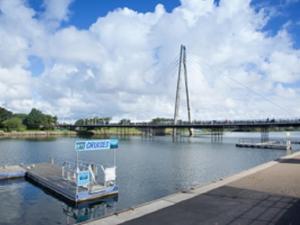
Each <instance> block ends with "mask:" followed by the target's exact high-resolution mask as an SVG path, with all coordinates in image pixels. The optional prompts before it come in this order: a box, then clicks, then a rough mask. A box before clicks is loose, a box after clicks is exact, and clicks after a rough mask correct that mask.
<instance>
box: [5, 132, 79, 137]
mask: <svg viewBox="0 0 300 225" xmlns="http://www.w3.org/2000/svg"><path fill="white" fill-rule="evenodd" d="M77 135H78V134H77V132H75V131H12V132H4V131H0V138H27V137H32V138H36V137H41V138H44V137H61V136H77Z"/></svg>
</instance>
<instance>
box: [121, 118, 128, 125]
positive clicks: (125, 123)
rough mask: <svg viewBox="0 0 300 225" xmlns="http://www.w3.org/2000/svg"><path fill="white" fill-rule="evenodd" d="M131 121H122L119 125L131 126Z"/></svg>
mask: <svg viewBox="0 0 300 225" xmlns="http://www.w3.org/2000/svg"><path fill="white" fill-rule="evenodd" d="M130 123H131V121H130V120H129V119H121V120H120V122H119V124H121V125H129V124H130Z"/></svg>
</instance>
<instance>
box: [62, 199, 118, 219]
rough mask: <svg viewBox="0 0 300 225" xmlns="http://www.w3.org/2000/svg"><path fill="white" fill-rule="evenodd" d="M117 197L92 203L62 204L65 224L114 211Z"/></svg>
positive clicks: (102, 215) (109, 213) (98, 216)
mask: <svg viewBox="0 0 300 225" xmlns="http://www.w3.org/2000/svg"><path fill="white" fill-rule="evenodd" d="M117 201H118V197H117V196H115V197H110V198H105V199H102V200H101V201H98V202H93V203H82V204H79V205H76V206H74V205H67V204H64V205H63V213H64V214H65V215H66V217H67V224H73V223H74V222H76V223H80V222H83V221H86V220H92V219H96V218H100V217H104V216H107V215H111V214H113V213H114V212H115V209H116V203H117Z"/></svg>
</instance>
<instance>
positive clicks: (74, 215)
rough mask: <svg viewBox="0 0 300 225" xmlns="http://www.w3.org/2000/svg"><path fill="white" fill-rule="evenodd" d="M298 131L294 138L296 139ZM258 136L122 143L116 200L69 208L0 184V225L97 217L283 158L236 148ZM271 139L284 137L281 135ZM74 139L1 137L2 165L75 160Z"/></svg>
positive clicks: (13, 184) (97, 157)
mask: <svg viewBox="0 0 300 225" xmlns="http://www.w3.org/2000/svg"><path fill="white" fill-rule="evenodd" d="M298 134H299V133H293V135H296V136H299V135H298ZM243 135H244V136H247V137H249V135H250V136H253V137H259V135H260V134H258V133H246V134H245V133H244V134H243V133H234V134H226V135H225V137H224V139H223V143H211V142H210V137H205V136H202V137H201V138H191V139H184V140H183V142H182V143H176V144H174V143H172V142H171V139H170V137H155V138H154V140H152V141H150V140H143V139H141V138H140V137H131V138H128V139H126V140H121V142H120V148H119V149H118V150H117V151H118V154H117V167H118V168H117V175H118V178H117V182H118V185H119V196H118V199H117V198H111V199H107V200H106V201H102V202H98V203H96V204H90V205H80V206H77V207H74V206H70V205H67V204H66V203H64V202H63V201H61V200H60V199H58V198H56V197H53V196H52V195H50V194H49V193H47V192H45V191H43V190H42V189H40V188H39V187H36V186H34V185H33V184H31V183H29V182H27V181H25V180H24V179H19V180H11V181H1V182H0V224H1V225H2V224H3V225H4V224H7V225H12V224H30V225H35V224H73V223H75V222H81V221H85V220H89V219H93V218H100V217H102V216H104V215H108V214H112V213H114V212H115V211H118V210H121V209H126V208H129V207H132V206H135V205H138V204H141V203H144V202H147V201H151V200H154V199H157V198H160V197H162V196H165V195H168V194H171V193H174V192H176V191H178V190H182V189H186V188H189V187H191V186H194V185H199V184H202V185H204V184H206V183H209V182H211V181H213V180H217V179H220V178H222V177H225V176H229V175H232V174H234V173H237V172H239V171H242V170H245V169H248V168H251V167H253V166H256V165H259V164H262V163H264V162H267V161H270V160H272V159H275V158H278V157H280V156H282V155H284V154H285V151H280V150H264V149H238V148H235V143H236V142H237V141H238V138H239V137H243ZM271 135H273V136H278V137H284V135H285V134H284V133H274V134H271ZM75 140H76V139H75V138H57V139H55V138H54V139H53V138H52V139H38V140H34V139H27V140H24V139H2V140H0V165H6V164H10V165H14V164H19V163H25V164H26V163H38V162H45V161H49V159H50V158H51V157H53V158H57V159H60V160H74V159H75V151H74V150H73V149H74V142H75ZM112 157H113V155H112V153H111V152H91V153H81V154H80V158H81V159H82V160H93V161H96V162H97V163H101V164H104V165H109V164H110V163H111V162H112Z"/></svg>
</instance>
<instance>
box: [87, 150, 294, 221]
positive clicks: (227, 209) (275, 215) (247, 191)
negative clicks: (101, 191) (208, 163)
mask: <svg viewBox="0 0 300 225" xmlns="http://www.w3.org/2000/svg"><path fill="white" fill-rule="evenodd" d="M246 174H247V173H246ZM214 186H215V188H208V190H209V191H208V192H205V193H202V192H203V188H202V190H200V189H201V188H200V189H199V190H194V191H192V192H193V193H194V194H195V193H197V192H198V193H201V194H198V195H194V194H192V197H188V196H185V195H184V194H176V195H173V197H172V196H171V197H169V198H168V197H166V198H164V199H161V200H157V201H154V202H153V203H150V204H148V205H145V206H142V207H139V208H136V209H135V210H133V211H127V212H124V213H121V214H120V215H117V216H111V217H108V218H105V219H102V220H98V221H94V222H91V223H89V224H91V225H108V224H122V225H159V224H163V225H196V224H197V225H198V224H204V225H231V224H232V225H234V224H236V225H250V224H257V225H296V224H300V154H299V153H297V154H295V155H293V156H292V157H289V158H287V159H281V160H279V161H278V162H270V163H267V164H265V165H263V166H261V167H259V168H256V169H254V170H252V171H250V172H248V174H247V175H245V173H244V174H242V175H237V176H235V177H231V178H229V179H227V181H221V182H219V184H214ZM204 189H205V188H204ZM186 195H188V193H187V194H186ZM180 198H181V199H180ZM172 199H173V200H172ZM167 200H169V201H170V204H169V205H168V204H167V202H168V201H167ZM182 200H183V201H182ZM176 201H177V202H176ZM155 207H157V208H156V209H155ZM143 210H144V211H143ZM155 210H156V211H155ZM147 211H148V213H147ZM139 216H140V217H139Z"/></svg>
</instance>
